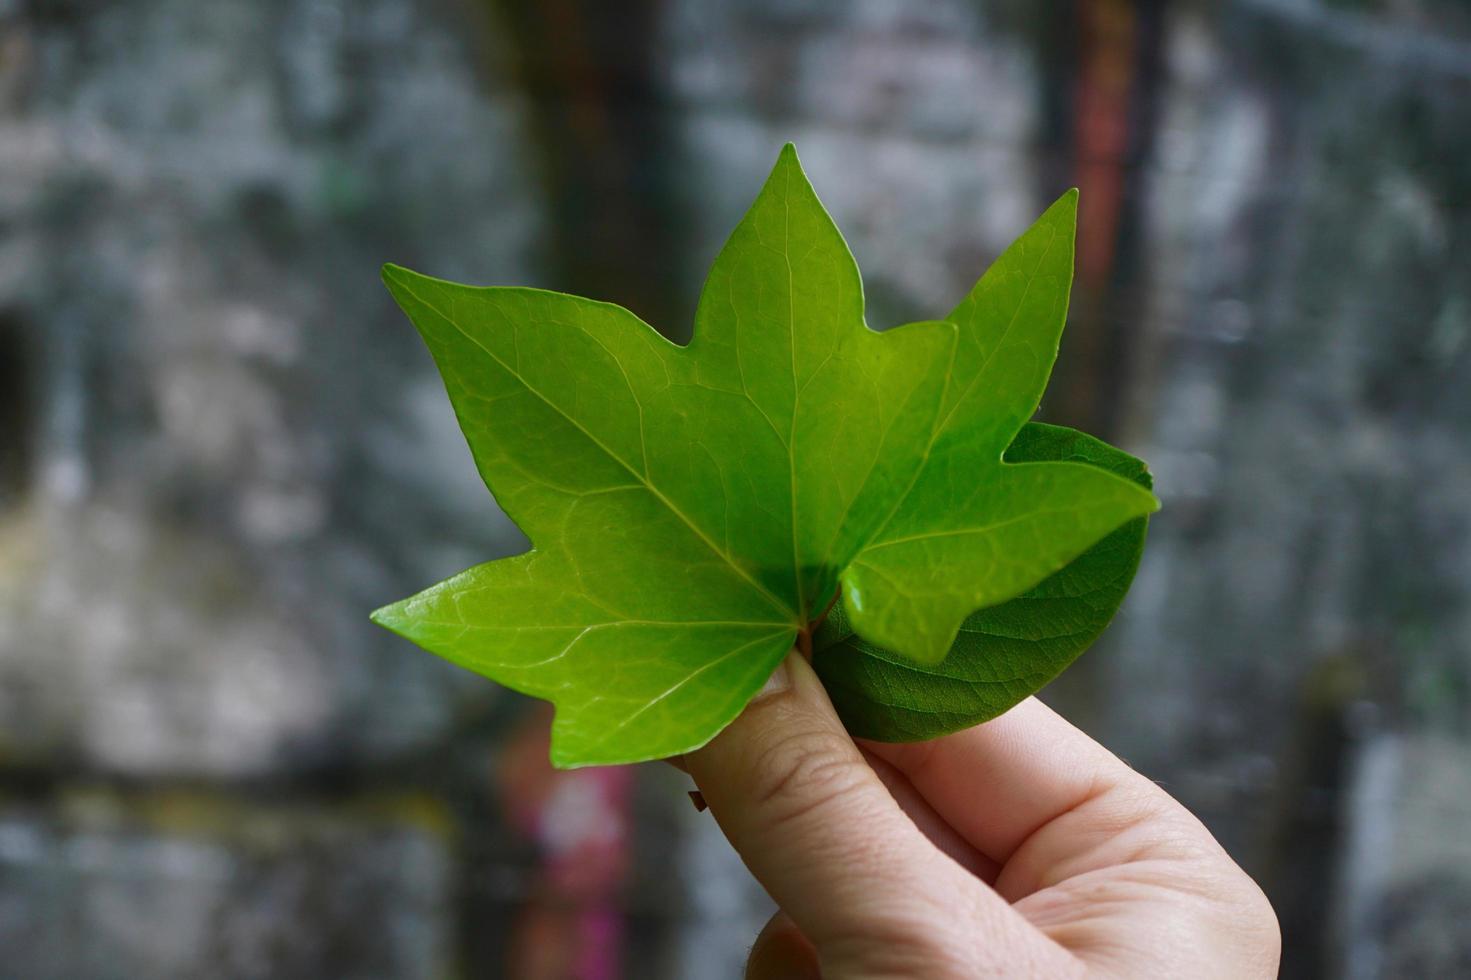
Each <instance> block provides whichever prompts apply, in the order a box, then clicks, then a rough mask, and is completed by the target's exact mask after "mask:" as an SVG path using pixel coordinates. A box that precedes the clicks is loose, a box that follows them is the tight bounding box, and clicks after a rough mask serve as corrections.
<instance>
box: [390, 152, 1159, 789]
mask: <svg viewBox="0 0 1471 980" xmlns="http://www.w3.org/2000/svg"><path fill="white" fill-rule="evenodd" d="M1074 212H1075V195H1068V196H1065V197H1064V198H1063V200H1062V201H1060V202H1059V203H1058V204H1057V205H1054V206H1053V208H1052V209H1050V210H1049V211H1048V212H1047V214H1046V215H1044V216H1043V218H1042V219H1041V221H1039V222H1038V225H1037V226H1036V227H1034V228H1033V230H1032V231H1029V232H1028V233H1027V234H1026V235H1024V236H1023V237H1022V239H1021V240H1019V242H1018V243H1017V244H1016V245H1014V246H1012V248H1011V249H1009V250H1008V251H1007V253H1006V254H1005V255H1003V256H1002V258H1001V259H1000V260H998V262H997V264H996V266H995V267H993V268H992V270H991V272H989V273H987V276H986V278H985V279H983V280H982V282H981V284H980V285H979V286H978V287H977V289H976V291H974V292H973V293H972V295H971V297H969V298H968V299H967V300H966V302H965V303H963V304H962V305H961V307H960V309H959V310H957V311H956V314H955V315H952V318H951V319H950V320H946V321H938V322H928V323H919V324H911V325H908V326H904V327H898V328H895V329H893V330H889V331H885V332H883V333H878V332H875V331H872V330H870V329H868V327H867V326H866V325H865V323H864V320H863V292H862V285H861V283H860V280H859V276H858V269H857V267H856V265H855V264H854V262H853V259H852V256H851V255H850V254H849V252H848V250H847V247H846V245H845V244H844V242H843V239H842V237H841V236H840V235H839V233H838V231H837V228H836V227H834V225H833V224H832V221H831V219H830V218H829V217H828V216H827V213H826V212H825V211H824V210H823V208H822V205H821V203H820V202H819V201H818V199H817V197H816V195H815V194H814V193H813V191H812V188H811V186H810V185H809V184H808V182H807V180H806V177H805V176H804V175H803V173H802V170H801V167H800V165H799V164H798V162H797V158H796V153H795V151H794V150H792V148H791V147H790V146H788V147H787V148H785V149H784V150H783V151H782V154H781V156H780V158H779V159H778V161H777V164H776V167H775V169H774V170H773V172H772V175H771V177H770V178H769V179H768V180H767V182H766V184H765V186H764V187H763V188H762V190H761V192H760V194H759V195H758V196H757V198H756V201H755V203H754V204H752V206H751V209H750V211H748V212H747V214H746V216H745V218H744V219H743V220H742V221H741V223H740V225H739V226H738V227H737V228H736V230H735V232H734V233H733V234H732V235H731V238H730V240H729V241H728V242H727V244H726V246H725V248H724V249H723V250H722V251H721V253H720V255H719V256H718V257H717V258H716V260H715V264H714V266H713V268H712V270H711V273H710V277H709V280H708V281H707V283H706V285H705V289H704V291H703V293H702V295H701V298H700V305H699V308H698V310H697V312H696V319H695V330H694V339H693V340H692V341H691V342H690V344H689V345H688V346H686V347H679V346H676V345H673V344H671V343H669V342H667V341H666V340H664V339H663V338H662V337H661V336H660V335H659V334H657V333H656V332H655V331H654V330H653V329H651V328H650V327H649V326H647V325H646V324H644V323H643V322H642V321H640V320H639V319H638V318H637V317H635V316H634V315H633V314H632V313H629V312H628V311H626V310H623V309H621V308H619V307H616V306H612V305H609V304H605V303H598V302H594V301H591V300H586V299H580V298H577V297H573V296H567V295H563V294H559V293H552V292H546V291H543V290H536V289H523V288H472V287H468V286H461V285H457V284H454V283H448V282H444V281H441V280H437V279H431V278H429V277H427V276H422V275H419V274H417V273H413V272H409V271H408V270H406V269H402V268H399V267H397V266H386V267H385V269H384V280H385V282H386V283H387V285H388V287H389V289H390V291H391V292H392V293H393V295H394V297H395V298H396V299H397V300H398V302H399V305H400V306H401V307H403V309H404V311H405V312H406V313H407V314H408V315H409V317H410V319H411V320H413V322H414V324H415V326H416V327H417V328H418V329H419V331H420V333H421V334H422V336H423V337H424V340H425V341H426V343H427V345H428V347H429V350H430V352H431V354H432V355H433V356H434V359H435V361H436V363H437V364H438V366H439V369H440V372H441V374H442V375H443V377H444V381H445V386H446V388H447V389H448V392H449V396H450V400H451V402H452V403H453V405H454V408H455V412H456V414H457V416H458V418H459V421H460V426H461V428H462V429H463V430H464V433H465V436H466V438H467V440H468V441H469V443H470V448H471V451H472V453H473V455H474V457H475V461H476V464H477V466H478V467H479V470H480V473H481V476H482V477H483V478H484V479H485V482H486V485H487V486H488V487H489V488H490V489H491V491H492V492H493V493H494V494H495V496H496V499H497V500H498V501H499V503H500V505H501V507H502V508H503V509H504V510H505V511H506V513H507V514H508V515H509V516H510V517H511V518H512V519H513V520H514V521H515V522H516V523H517V525H518V526H520V527H521V529H522V530H523V531H525V532H526V534H527V536H528V537H529V538H530V539H531V542H532V550H531V551H528V552H526V553H525V554H522V555H518V556H515V557H512V558H506V559H502V560H500V561H493V562H489V563H487V564H483V565H478V566H476V567H474V568H471V569H469V570H468V571H466V572H463V573H461V574H460V575H457V576H455V577H454V578H451V579H449V580H448V581H445V582H442V583H440V584H439V585H436V586H433V587H431V588H430V589H428V590H426V591H424V592H422V593H420V594H419V595H416V596H413V597H411V598H409V599H406V600H403V601H402V602H398V603H395V604H393V605H391V606H387V607H385V608H383V609H380V610H378V611H377V612H375V613H374V614H373V618H374V620H375V621H377V622H378V623H380V624H382V625H384V626H386V627H388V628H390V629H392V630H394V631H395V632H398V633H400V634H401V635H403V636H406V637H408V638H409V639H412V640H414V641H415V642H417V643H419V644H420V645H421V646H424V647H425V648H427V649H429V650H431V651H433V652H435V653H437V654H439V655H441V656H443V657H445V658H447V659H449V660H451V661H453V662H455V663H458V664H460V665H462V666H465V667H468V668H470V669H471V670H474V671H477V672H479V673H481V674H483V675H485V676H487V677H490V678H491V679H493V680H496V681H498V682H500V683H502V684H504V685H506V686H508V687H511V688H514V689H516V690H519V691H522V692H525V693H527V694H531V695H534V696H537V697H542V698H546V699H548V700H551V701H553V702H554V703H555V704H556V706H557V713H556V720H555V721H554V723H553V729H552V760H553V762H555V763H556V764H558V765H562V766H574V765H587V764H597V763H614V762H631V761H639V760H644V759H652V758H658V757H662V756H668V755H672V754H676V753H680V752H686V751H690V750H692V749H694V748H697V747H699V746H700V745H703V744H704V743H705V742H706V741H708V740H709V739H710V738H711V737H713V736H714V735H715V734H716V733H717V732H718V731H719V730H720V729H721V728H722V727H724V726H725V725H726V724H727V723H728V722H729V721H730V720H731V719H732V718H734V717H735V715H736V714H737V713H739V711H740V710H741V708H742V707H743V706H744V705H745V703H746V702H747V701H748V700H749V699H750V697H751V696H752V695H753V694H754V693H755V692H756V691H757V690H758V689H759V688H760V687H761V685H762V684H763V683H764V682H765V680H766V678H767V677H768V676H769V675H770V673H771V671H772V670H773V669H774V668H775V666H776V664H777V663H778V662H779V661H780V660H781V658H782V657H783V656H784V655H785V653H786V651H787V650H788V649H789V648H790V647H791V646H792V644H793V642H794V641H796V640H797V639H798V637H799V636H800V637H802V638H803V640H804V642H807V641H809V640H810V636H811V632H812V627H813V623H814V621H815V620H818V619H820V618H821V616H822V614H823V613H824V611H825V610H827V609H828V608H829V607H830V605H831V603H832V601H833V598H834V594H835V592H836V590H837V588H838V583H839V580H840V578H841V579H842V581H843V583H844V586H845V588H844V593H845V598H844V602H845V604H846V606H847V612H848V618H849V620H850V621H851V622H852V623H853V626H854V628H855V629H856V630H857V632H858V633H859V635H861V636H863V637H865V638H866V639H868V640H870V641H872V642H875V643H879V644H881V645H883V646H885V647H887V648H889V649H893V650H896V651H898V652H899V653H900V654H902V655H904V656H908V657H910V658H912V659H916V660H928V661H934V660H936V659H938V658H939V657H940V656H942V655H943V654H944V652H945V650H946V649H947V648H948V647H949V645H950V642H951V640H953V639H954V637H955V635H956V630H957V629H958V627H959V625H960V621H961V619H963V618H964V617H965V616H966V615H967V614H969V613H970V612H971V611H972V610H974V609H976V608H978V607H981V606H987V605H993V604H995V603H996V602H999V601H1001V600H1004V599H1007V598H1010V597H1012V596H1014V595H1016V594H1018V593H1019V592H1021V591H1022V590H1024V589H1026V588H1028V587H1030V586H1032V585H1034V584H1036V583H1037V582H1039V581H1040V580H1041V579H1043V578H1045V577H1046V576H1047V575H1048V574H1050V573H1052V572H1054V571H1056V570H1057V569H1058V568H1060V567H1061V566H1062V565H1064V564H1065V563H1066V562H1068V561H1069V560H1071V559H1072V558H1074V557H1076V556H1077V555H1078V554H1079V553H1081V552H1082V551H1084V550H1085V549H1086V548H1088V547H1089V546H1090V545H1092V544H1093V543H1094V542H1095V541H1097V540H1098V539H1099V538H1101V537H1102V536H1103V535H1105V534H1107V533H1108V532H1110V531H1112V530H1113V529H1114V528H1116V527H1118V526H1119V525H1120V524H1122V523H1124V522H1125V521H1128V520H1130V519H1132V518H1135V517H1138V516H1140V515H1142V514H1145V513H1148V512H1149V511H1151V510H1153V509H1154V508H1155V506H1156V503H1155V500H1154V498H1153V496H1152V495H1151V494H1149V493H1148V492H1147V491H1145V490H1143V489H1141V488H1139V487H1138V486H1136V485H1135V484H1133V483H1131V482H1129V481H1127V480H1124V479H1121V478H1119V477H1117V476H1114V475H1112V474H1109V473H1106V472H1103V471H1101V470H1098V469H1096V468H1094V467H1090V466H1086V465H1080V464H1077V463H1046V464H1043V463H1027V464H1022V465H1010V464H1007V465H1003V463H1002V460H1001V453H1002V450H1003V449H1004V448H1005V447H1006V446H1007V445H1008V444H1010V442H1011V440H1012V437H1013V436H1014V435H1015V434H1016V432H1017V431H1018V429H1020V427H1021V426H1022V424H1023V423H1024V422H1025V420H1026V419H1027V418H1028V417H1029V416H1030V415H1031V414H1032V412H1033V411H1034V410H1035V408H1036V404H1037V400H1038V398H1040V396H1041V391H1042V386H1043V385H1044V384H1045V382H1046V377H1047V374H1048V372H1049V371H1050V368H1051V363H1052V359H1053V357H1055V355H1056V349H1057V337H1058V334H1059V332H1060V330H1061V326H1062V319H1063V315H1064V313H1065V309H1066V293H1067V289H1068V284H1069V281H1070V276H1071V252H1072V247H1071V241H1072V223H1073V217H1074ZM998 270H999V271H998ZM977 556H979V558H978V557H977ZM927 557H929V558H934V559H937V560H940V561H944V562H947V563H949V564H950V566H951V567H950V569H949V570H947V569H946V568H942V567H933V566H931V565H930V564H929V563H928V562H927V561H926V558H927ZM978 568H979V569H980V571H979V573H978V571H977V569H978ZM848 592H855V593H856V594H855V595H851V596H850V595H847V593H848ZM906 593H907V594H908V595H909V596H910V597H911V599H910V600H906V599H905V598H904V595H905V594H906ZM911 603H912V608H910V604H911ZM956 609H959V610H960V612H959V614H958V615H953V612H954V610H956ZM906 631H907V632H906Z"/></svg>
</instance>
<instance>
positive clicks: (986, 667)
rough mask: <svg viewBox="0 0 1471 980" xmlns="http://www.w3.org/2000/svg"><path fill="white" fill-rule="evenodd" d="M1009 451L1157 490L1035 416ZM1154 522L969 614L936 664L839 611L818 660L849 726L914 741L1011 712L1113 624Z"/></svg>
mask: <svg viewBox="0 0 1471 980" xmlns="http://www.w3.org/2000/svg"><path fill="white" fill-rule="evenodd" d="M1006 459H1007V460H1008V461H1011V462H1018V463H1020V462H1045V461H1064V460H1071V461H1076V462H1079V463H1086V464H1088V465H1091V466H1097V467H1100V468H1102V469H1104V470H1107V471H1109V472H1111V473H1115V474H1117V475H1119V476H1121V477H1123V478H1125V479H1128V480H1132V481H1134V482H1135V483H1137V484H1139V485H1140V486H1141V487H1144V488H1146V489H1148V488H1150V487H1152V486H1153V481H1152V480H1151V479H1150V476H1149V470H1148V468H1147V467H1146V466H1145V465H1144V463H1143V462H1141V461H1140V460H1138V459H1135V458H1134V457H1133V456H1130V455H1129V454H1127V453H1125V452H1122V451H1120V450H1118V449H1115V448H1113V447H1112V446H1109V445H1107V444H1106V443H1103V442H1100V441H1099V440H1097V439H1094V438H1093V437H1092V436H1088V435H1084V434H1083V433H1081V432H1077V431H1074V430H1073V429H1065V428H1062V427H1060V426H1053V425H1042V424H1040V423H1036V422H1031V423H1028V424H1027V425H1026V426H1025V427H1024V428H1023V429H1022V430H1021V432H1020V433H1019V434H1018V435H1017V437H1016V439H1015V440H1014V441H1013V442H1012V444H1011V447H1010V448H1009V449H1007V451H1006ZM1148 524H1149V521H1148V518H1145V517H1140V518H1136V519H1134V520H1132V521H1130V522H1128V523H1127V524H1125V525H1124V526H1122V527H1120V528H1119V529H1118V530H1116V531H1114V532H1113V533H1111V534H1109V535H1108V536H1107V537H1105V538H1104V539H1103V540H1101V541H1099V542H1098V543H1097V544H1095V545H1094V546H1093V547H1091V548H1089V549H1088V550H1087V551H1085V552H1083V553H1082V554H1081V555H1079V556H1078V557H1077V558H1074V559H1073V560H1072V561H1071V562H1070V563H1069V564H1068V565H1067V566H1066V567H1065V568H1063V569H1062V570H1061V571H1058V572H1055V573H1053V574H1052V575H1051V576H1049V577H1048V578H1046V579H1045V580H1043V581H1042V582H1041V583H1040V584H1038V585H1037V586H1035V587H1033V588H1031V589H1029V590H1028V591H1026V592H1024V593H1022V594H1021V595H1019V596H1017V597H1016V598H1015V599H1011V600H1009V601H1007V602H1004V603H1001V604H1000V605H996V606H992V607H990V608H988V609H982V610H980V611H978V612H975V613H972V614H971V615H970V616H969V617H968V618H967V619H966V620H965V622H964V623H963V624H962V625H961V627H960V635H959V636H958V637H957V638H956V641H955V645H954V646H952V647H951V648H950V652H949V654H948V655H947V656H946V657H945V659H944V660H943V661H942V662H941V663H939V664H933V665H925V664H918V663H914V662H912V661H909V660H906V659H905V658H904V657H901V656H898V655H896V654H893V653H890V652H889V651H887V650H884V649H882V648H880V647H878V646H875V645H874V644H872V643H869V642H867V641H865V640H864V639H862V638H861V637H859V636H858V635H857V634H856V633H854V632H853V627H852V625H851V624H850V623H849V622H848V621H847V618H846V616H844V615H843V614H842V611H841V609H838V610H834V615H833V616H831V617H830V618H829V619H828V620H827V622H825V623H824V624H823V626H822V628H821V629H820V630H819V631H818V633H817V636H816V639H815V641H814V644H813V648H814V651H815V653H814V656H813V659H812V664H813V666H814V667H816V668H817V673H818V676H820V677H821V678H822V682H823V684H824V685H825V686H826V687H827V690H828V693H829V694H830V695H831V696H832V699H833V704H834V705H835V706H836V707H837V709H838V714H839V715H841V716H842V719H843V724H844V725H846V726H847V728H848V730H849V731H850V732H852V733H853V734H854V735H856V736H859V737H861V738H870V739H876V740H878V741H884V742H903V741H917V740H920V739H926V738H935V737H936V736H939V735H945V734H948V733H950V732H954V731H959V730H960V729H963V728H969V727H970V726H972V725H976V724H979V723H980V722H983V721H987V720H988V719H991V718H994V717H996V716H997V715H1000V714H1002V713H1003V712H1005V711H1007V710H1008V709H1009V708H1011V707H1012V706H1013V705H1015V704H1016V703H1017V702H1019V701H1021V700H1022V699H1023V698H1026V697H1028V696H1029V695H1031V694H1032V693H1034V692H1035V691H1036V690H1038V689H1039V688H1041V687H1042V686H1043V685H1045V684H1047V683H1048V682H1049V681H1051V680H1052V679H1053V678H1054V677H1056V676H1057V675H1058V674H1060V673H1061V672H1062V671H1063V669H1064V668H1066V667H1067V666H1068V664H1070V663H1072V662H1073V661H1074V660H1075V659H1077V657H1078V655H1079V654H1081V653H1082V652H1083V651H1084V650H1086V649H1087V648H1088V647H1089V646H1090V645H1091V644H1092V643H1093V641H1094V640H1096V639H1097V638H1098V636H1099V634H1100V633H1102V632H1103V630H1104V629H1105V628H1106V627H1107V626H1108V624H1109V622H1110V621H1111V620H1112V619H1113V617H1114V614H1115V613H1116V612H1117V611H1118V608H1119V605H1120V604H1121V603H1122V602H1123V601H1124V595H1125V593H1127V592H1128V591H1129V584H1130V583H1131V582H1132V581H1133V580H1134V572H1135V570H1136V569H1137V568H1138V567H1139V558H1140V556H1141V555H1142V554H1143V552H1144V535H1145V531H1146V530H1147V529H1148Z"/></svg>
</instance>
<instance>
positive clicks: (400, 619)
mask: <svg viewBox="0 0 1471 980" xmlns="http://www.w3.org/2000/svg"><path fill="white" fill-rule="evenodd" d="M368 619H370V620H372V622H373V623H374V625H377V626H381V627H383V628H384V629H386V630H390V631H392V632H394V633H402V632H403V627H404V623H405V616H404V603H403V602H392V603H389V604H388V605H386V606H380V607H379V608H377V609H374V610H373V611H372V612H370V613H368Z"/></svg>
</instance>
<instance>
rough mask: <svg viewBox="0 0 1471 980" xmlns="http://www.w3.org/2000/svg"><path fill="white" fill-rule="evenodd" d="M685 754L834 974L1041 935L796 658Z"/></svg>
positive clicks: (913, 966) (919, 964)
mask: <svg viewBox="0 0 1471 980" xmlns="http://www.w3.org/2000/svg"><path fill="white" fill-rule="evenodd" d="M685 762H686V764H687V766H688V768H689V772H690V775H691V776H693V777H694V779H695V782H696V783H697V784H698V785H699V787H700V792H701V794H702V795H703V796H704V798H705V802H706V803H708V804H709V806H710V811H711V812H712V813H713V814H714V815H715V818H716V820H718V821H719V822H720V827H721V829H722V830H723V831H724V832H725V835H726V836H727V837H728V838H729V839H730V842H731V844H733V845H734V846H735V849H736V850H737V851H738V852H739V853H740V855H741V858H742V860H744V861H745V863H746V866H747V867H749V868H750V869H751V872H752V874H754V875H755V876H756V878H757V879H758V880H759V881H760V882H761V884H762V885H764V886H765V888H766V890H767V892H769V893H770V895H771V897H772V898H773V899H775V900H776V902H777V904H779V905H780V906H781V907H782V909H784V910H785V911H786V912H787V914H788V915H790V916H791V918H792V920H793V921H794V922H795V923H796V924H797V926H798V928H800V929H801V931H802V933H803V934H804V935H805V936H806V937H807V938H808V939H809V940H811V941H812V943H813V945H814V946H815V947H816V948H817V952H818V955H819V957H820V959H821V960H822V963H823V966H824V968H825V970H827V971H829V972H830V973H832V974H833V975H844V976H846V975H848V973H849V972H886V973H893V974H895V975H901V976H936V977H938V976H947V975H951V974H955V975H965V974H966V973H967V972H968V970H969V969H970V968H971V967H972V966H974V965H975V960H974V958H973V956H972V955H971V954H970V952H969V951H972V950H974V949H975V947H976V941H977V938H978V936H977V933H980V934H981V935H982V936H984V937H985V938H987V939H989V940H991V941H992V942H995V943H999V944H1003V945H1002V948H1005V945H1006V944H1014V945H1012V948H1013V949H1021V950H1026V949H1031V950H1032V951H1034V952H1035V948H1036V946H1037V944H1038V942H1039V941H1042V942H1046V941H1045V940H1043V939H1042V937H1041V936H1040V934H1038V933H1037V932H1036V931H1035V930H1034V929H1033V928H1032V927H1031V926H1030V925H1028V924H1027V923H1026V922H1025V920H1023V919H1022V918H1021V916H1020V915H1018V914H1017V913H1016V912H1015V911H1014V910H1013V909H1012V908H1011V907H1010V906H1009V905H1007V904H1006V903H1005V902H1004V901H1002V900H1001V899H1000V898H999V897H998V896H997V895H996V894H995V893H994V892H992V891H991V890H990V889H989V888H987V887H986V886H985V885H984V884H982V883H981V882H980V881H979V880H978V879H976V878H974V877H972V876H971V875H970V874H968V873H967V872H966V871H965V870H964V869H962V868H961V867H960V865H958V864H956V863H955V862H954V861H953V860H951V859H950V858H949V857H947V856H946V855H944V854H943V853H942V852H941V851H940V850H938V849H937V848H936V847H935V846H934V845H933V844H932V843H930V841H929V840H928V839H927V838H926V837H925V836H924V834H923V833H922V832H921V831H920V830H919V828H918V827H916V826H915V824H914V822H913V821H912V820H910V818H909V817H908V816H907V815H906V814H905V813H904V811H903V810H902V809H901V808H900V807H899V805H898V804H897V803H896V802H895V801H894V798H893V797H892V796H891V795H890V794H889V791H888V790H887V789H886V788H885V787H884V784H883V782H882V781H881V780H880V779H879V777H878V775H877V774H876V773H875V772H874V771H873V769H872V768H871V767H870V766H869V765H868V763H867V762H866V761H865V760H864V758H863V756H862V754H861V753H860V752H859V751H858V748H857V746H855V745H854V744H853V740H852V739H851V738H850V737H849V736H848V733H847V732H846V731H845V730H844V728H843V725H842V722H840V721H839V720H838V717H837V713H836V712H835V711H834V710H833V707H832V703H831V702H830V701H829V700H828V697H827V693H826V692H825V691H824V690H823V687H822V683H821V681H819V680H818V678H817V675H816V674H815V673H814V672H813V671H812V668H811V666H809V665H808V663H807V661H806V660H804V659H803V658H802V657H801V656H799V655H797V654H791V655H789V656H788V657H787V659H786V662H785V663H784V664H783V665H782V666H781V667H779V668H777V672H776V673H775V674H774V675H772V680H771V681H770V682H769V683H768V684H767V686H766V688H765V689H763V690H762V692H761V693H760V694H758V695H757V696H756V698H754V699H753V700H752V701H751V703H750V705H749V706H747V708H746V710H745V712H744V713H743V714H742V715H741V716H740V717H739V718H737V719H736V720H735V721H734V722H732V723H731V724H730V726H729V727H727V728H726V729H725V731H723V732H721V733H720V734H719V735H718V736H716V737H715V739H714V740H713V741H711V742H710V744H709V745H707V746H705V748H703V749H700V750H699V751H697V752H693V753H690V754H688V755H686V756H685ZM1047 945H1051V944H1050V943H1048V944H1047ZM1055 948H1056V947H1054V949H1055ZM1058 952H1061V951H1060V950H1058ZM844 971H847V972H844Z"/></svg>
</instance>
